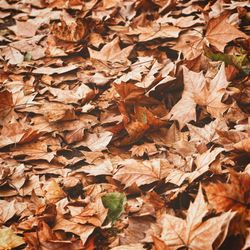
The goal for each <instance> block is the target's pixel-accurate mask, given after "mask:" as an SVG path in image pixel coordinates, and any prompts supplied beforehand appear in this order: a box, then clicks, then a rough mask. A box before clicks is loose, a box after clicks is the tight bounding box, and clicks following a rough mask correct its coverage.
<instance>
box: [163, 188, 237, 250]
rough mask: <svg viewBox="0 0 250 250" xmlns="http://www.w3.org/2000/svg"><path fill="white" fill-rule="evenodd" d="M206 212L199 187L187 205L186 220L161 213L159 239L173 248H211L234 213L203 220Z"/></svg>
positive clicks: (195, 249)
mask: <svg viewBox="0 0 250 250" xmlns="http://www.w3.org/2000/svg"><path fill="white" fill-rule="evenodd" d="M207 212H208V209H207V204H206V203H205V200H204V198H203V195H202V191H201V188H200V189H199V192H198V195H197V197H196V199H195V201H194V203H192V204H191V205H190V206H189V209H188V212H187V218H186V220H183V219H181V218H178V217H175V216H173V215H169V214H165V215H163V217H162V219H161V221H160V223H161V225H162V227H163V230H162V233H161V239H163V240H164V242H165V243H166V245H167V246H168V247H169V249H173V250H174V249H177V248H180V247H184V246H186V247H187V246H188V247H189V248H192V249H194V250H199V249H209V250H212V249H213V248H212V244H213V243H214V241H215V240H216V238H217V237H218V236H219V235H220V234H221V233H223V232H227V228H228V226H229V223H230V221H231V220H232V218H233V217H234V215H235V213H232V212H227V213H224V214H222V215H220V216H217V217H213V218H210V219H208V220H206V221H203V218H204V216H205V215H206V214H207ZM225 236H226V235H225V234H224V237H222V240H221V242H220V243H222V242H223V240H224V239H225Z"/></svg>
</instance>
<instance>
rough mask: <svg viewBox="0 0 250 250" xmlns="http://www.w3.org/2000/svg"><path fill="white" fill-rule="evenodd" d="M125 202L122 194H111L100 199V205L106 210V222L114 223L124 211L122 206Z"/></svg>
mask: <svg viewBox="0 0 250 250" xmlns="http://www.w3.org/2000/svg"><path fill="white" fill-rule="evenodd" d="M126 202H127V199H126V195H125V194H124V193H119V192H113V193H108V194H106V195H104V196H103V197H102V203H103V205H104V207H105V208H108V209H109V211H108V220H109V221H112V222H114V221H115V220H116V219H118V218H119V217H120V215H121V214H122V212H123V211H124V206H125V204H126Z"/></svg>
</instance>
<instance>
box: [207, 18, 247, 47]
mask: <svg viewBox="0 0 250 250" xmlns="http://www.w3.org/2000/svg"><path fill="white" fill-rule="evenodd" d="M239 37H242V38H246V39H247V38H248V36H247V35H246V34H244V33H243V32H241V31H239V30H238V29H237V28H236V27H234V26H233V25H231V24H229V23H228V22H227V14H222V15H220V16H219V17H217V18H212V19H211V20H210V21H209V22H208V26H207V31H206V34H205V38H206V39H207V40H208V41H209V43H210V44H212V45H213V46H215V47H216V48H217V49H218V50H219V51H221V52H223V51H224V48H225V46H226V44H227V43H228V42H230V41H232V40H234V39H236V38H239Z"/></svg>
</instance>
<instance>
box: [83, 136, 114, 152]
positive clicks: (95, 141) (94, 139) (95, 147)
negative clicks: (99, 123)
mask: <svg viewBox="0 0 250 250" xmlns="http://www.w3.org/2000/svg"><path fill="white" fill-rule="evenodd" d="M112 137H113V133H111V132H109V131H104V132H101V133H99V134H87V135H86V137H85V138H84V139H83V140H82V141H81V142H79V143H78V145H82V146H85V147H88V148H89V149H90V150H91V151H102V150H105V149H106V148H107V146H108V144H109V143H110V141H111V140H112Z"/></svg>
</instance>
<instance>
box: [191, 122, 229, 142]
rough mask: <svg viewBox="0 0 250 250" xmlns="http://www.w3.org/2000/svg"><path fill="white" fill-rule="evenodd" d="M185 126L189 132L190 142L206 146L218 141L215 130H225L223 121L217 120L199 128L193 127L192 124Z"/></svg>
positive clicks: (225, 126)
mask: <svg viewBox="0 0 250 250" xmlns="http://www.w3.org/2000/svg"><path fill="white" fill-rule="evenodd" d="M187 126H188V129H189V131H190V136H191V139H190V141H195V142H196V141H197V142H204V143H206V144H207V143H209V142H214V141H216V140H218V139H219V135H218V133H217V132H216V131H217V130H226V129H227V124H226V122H225V120H223V119H218V118H217V119H215V120H214V121H212V122H210V123H209V124H206V125H205V126H204V127H201V128H200V127H196V126H193V125H192V124H187Z"/></svg>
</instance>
